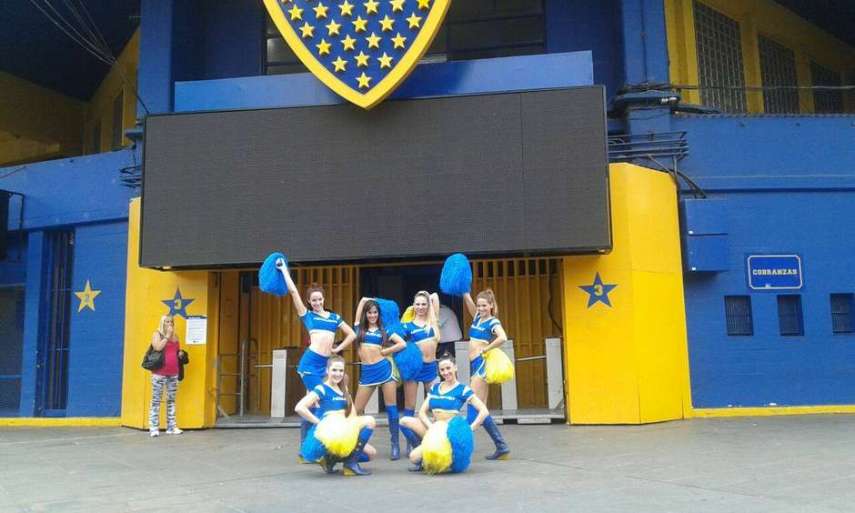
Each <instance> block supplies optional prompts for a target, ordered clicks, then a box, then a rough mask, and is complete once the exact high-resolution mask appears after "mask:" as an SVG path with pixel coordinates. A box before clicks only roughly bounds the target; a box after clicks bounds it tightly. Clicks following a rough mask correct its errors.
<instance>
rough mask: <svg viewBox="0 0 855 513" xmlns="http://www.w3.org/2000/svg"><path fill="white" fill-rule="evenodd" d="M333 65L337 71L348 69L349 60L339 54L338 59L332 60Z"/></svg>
mask: <svg viewBox="0 0 855 513" xmlns="http://www.w3.org/2000/svg"><path fill="white" fill-rule="evenodd" d="M332 64H333V66H334V67H335V70H336V71H345V70H346V69H347V61H346V60H344V59H342V58H341V55H339V56H338V57H337V58H336V60H334V61H332Z"/></svg>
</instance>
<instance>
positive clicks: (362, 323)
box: [356, 299, 387, 350]
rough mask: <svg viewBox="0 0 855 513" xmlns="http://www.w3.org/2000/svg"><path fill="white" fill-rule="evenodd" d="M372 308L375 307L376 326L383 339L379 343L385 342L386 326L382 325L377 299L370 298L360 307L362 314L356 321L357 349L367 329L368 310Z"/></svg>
mask: <svg viewBox="0 0 855 513" xmlns="http://www.w3.org/2000/svg"><path fill="white" fill-rule="evenodd" d="M372 308H376V309H377V327H379V328H380V335H381V336H382V337H383V339H382V340H383V341H382V342H381V343H380V344H381V345H383V344H385V343H386V340H387V337H386V328H384V327H383V313H382V312H381V311H380V305H378V304H377V301H374V300H373V299H370V300H368V301H366V302H365V306H364V307H363V308H362V315H361V316H360V318H359V319H357V321H359V335H357V337H356V349H357V350H359V347H360V346H361V345H362V343H363V342H365V333H366V332H367V331H368V312H369V311H371V309H372Z"/></svg>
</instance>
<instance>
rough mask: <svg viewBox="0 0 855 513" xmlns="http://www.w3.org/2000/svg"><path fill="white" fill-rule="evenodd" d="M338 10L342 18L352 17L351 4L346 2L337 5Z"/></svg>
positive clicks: (345, 0)
mask: <svg viewBox="0 0 855 513" xmlns="http://www.w3.org/2000/svg"><path fill="white" fill-rule="evenodd" d="M338 9H339V10H340V11H341V15H342V16H353V4H352V3H350V2H348V1H347V0H344V2H342V3H340V4H338Z"/></svg>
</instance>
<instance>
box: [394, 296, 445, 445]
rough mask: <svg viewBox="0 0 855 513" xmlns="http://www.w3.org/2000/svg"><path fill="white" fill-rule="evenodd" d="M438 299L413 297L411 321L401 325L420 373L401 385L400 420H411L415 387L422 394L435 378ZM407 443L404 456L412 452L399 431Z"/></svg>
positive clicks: (414, 401)
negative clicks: (415, 351) (418, 358)
mask: <svg viewBox="0 0 855 513" xmlns="http://www.w3.org/2000/svg"><path fill="white" fill-rule="evenodd" d="M438 311H439V295H437V294H430V293H428V292H427V291H425V290H420V291H419V292H416V295H415V296H414V297H413V320H412V321H409V322H405V323H402V324H401V331H402V332H403V334H404V337H405V338H406V339H407V343H408V344H416V346H417V347H418V348H419V350H420V351H421V353H422V368H421V371H420V372H419V373H418V374H417V375H416V376H415V377H414V378H413V379H411V380H408V381H404V416H406V417H413V416H414V415H415V411H416V410H415V408H416V396H417V394H418V391H419V383H423V384H424V389H425V393H427V391H428V390H430V387H431V385H432V384H433V382H434V381H436V378H437V362H436V346H437V344H438V343H439V320H438V318H437V312H438ZM401 431H402V432H403V433H404V437H405V438H406V439H407V454H409V452H410V450H411V449H412V445H411V443H410V440H411V439H412V437H410V436H408V433H407V429H406V428H404V429H402V430H401Z"/></svg>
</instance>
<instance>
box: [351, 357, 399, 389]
mask: <svg viewBox="0 0 855 513" xmlns="http://www.w3.org/2000/svg"><path fill="white" fill-rule="evenodd" d="M394 379H395V378H394V377H393V376H392V364H391V363H389V360H387V359H385V358H383V359H382V360H380V361H379V362H377V363H372V364H370V365H366V364H364V363H363V364H362V370H361V371H360V373H359V384H360V385H361V386H366V387H370V386H374V385H382V384H383V383H387V382H389V381H393V380H394Z"/></svg>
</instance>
